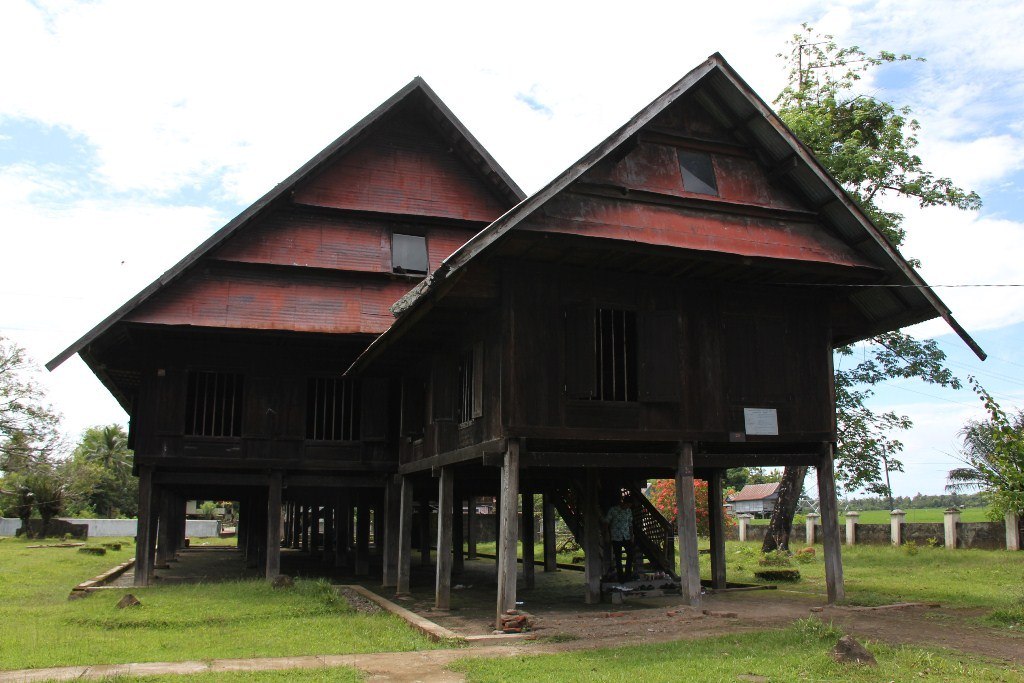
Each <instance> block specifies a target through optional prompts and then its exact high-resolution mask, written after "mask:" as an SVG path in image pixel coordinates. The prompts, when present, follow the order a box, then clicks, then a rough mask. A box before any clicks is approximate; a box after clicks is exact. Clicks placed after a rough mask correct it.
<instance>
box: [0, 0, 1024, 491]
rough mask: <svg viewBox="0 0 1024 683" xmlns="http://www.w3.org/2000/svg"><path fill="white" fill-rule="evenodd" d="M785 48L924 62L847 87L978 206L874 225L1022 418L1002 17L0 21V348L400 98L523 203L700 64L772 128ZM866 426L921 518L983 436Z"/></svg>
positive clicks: (955, 358)
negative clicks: (494, 169)
mask: <svg viewBox="0 0 1024 683" xmlns="http://www.w3.org/2000/svg"><path fill="white" fill-rule="evenodd" d="M802 22H807V23H809V24H811V25H813V26H814V27H816V28H817V29H819V30H821V31H823V32H827V33H831V34H833V35H835V37H836V40H837V42H839V44H841V45H851V44H856V45H859V46H861V47H862V48H863V49H865V50H866V51H867V52H869V53H872V52H877V51H878V50H891V51H894V52H909V53H912V54H914V55H915V56H922V57H925V58H926V59H927V61H925V62H905V63H901V64H896V65H892V66H889V67H886V68H884V69H883V70H880V71H879V72H877V75H876V76H874V77H872V78H870V79H866V80H865V81H864V82H862V83H861V84H860V86H859V87H860V89H861V90H862V91H863V92H864V94H867V95H872V96H874V97H879V98H882V99H885V100H887V101H889V102H892V103H894V104H898V105H907V106H910V107H912V109H913V111H914V117H915V118H916V119H917V120H918V121H919V122H920V124H921V129H920V131H919V132H918V138H919V142H920V144H919V147H918V152H919V153H920V156H921V157H922V159H923V160H924V163H925V167H926V168H928V169H929V170H931V171H932V172H934V173H935V174H936V175H938V176H948V177H951V178H952V179H953V180H954V181H956V183H957V184H959V185H961V186H963V187H966V188H970V189H974V190H976V191H978V192H979V193H980V194H981V196H982V199H983V201H984V207H983V208H982V209H981V210H980V211H978V212H970V213H964V212H960V211H956V210H951V209H945V208H928V209H921V208H919V207H917V206H916V205H914V204H912V203H907V202H903V203H900V202H894V203H893V206H895V207H898V208H899V209H900V210H902V211H903V212H904V213H905V215H906V223H905V227H906V228H907V232H908V237H907V241H906V244H905V247H904V249H903V252H904V254H906V255H907V256H910V257H914V258H917V259H920V260H921V262H922V264H923V266H922V268H921V273H922V275H923V276H924V277H925V279H926V280H928V281H929V282H931V283H933V284H935V285H942V286H940V287H937V288H936V291H937V293H938V294H939V296H940V297H942V298H943V300H944V301H945V302H946V303H947V304H948V305H949V307H950V308H951V309H952V310H953V312H954V315H955V316H956V317H957V319H958V320H959V321H960V323H961V324H963V326H964V327H965V328H967V330H968V331H969V332H970V333H971V334H972V335H973V336H974V338H975V339H976V340H977V341H978V342H979V343H980V344H981V346H982V347H983V348H984V349H985V350H986V351H987V352H988V353H989V359H988V360H987V361H985V362H984V363H982V362H980V361H979V360H978V359H977V358H976V357H974V355H973V354H972V353H971V352H970V351H969V350H968V349H967V348H966V347H965V345H964V344H963V343H962V342H961V341H960V340H959V339H958V338H957V337H956V336H955V335H954V334H952V333H951V331H950V330H949V329H948V327H946V326H945V324H944V323H941V322H934V321H933V322H929V323H924V324H922V325H918V326H916V327H914V328H911V329H910V330H909V331H910V332H911V333H913V334H915V335H917V336H921V337H928V338H934V339H935V340H936V341H937V343H938V344H939V346H940V348H942V349H943V350H944V351H946V352H947V353H948V354H949V359H950V366H951V368H952V369H953V370H954V371H955V372H956V374H957V375H958V376H960V377H961V378H966V377H967V375H969V374H970V375H974V376H976V377H977V378H978V379H979V380H980V381H981V382H982V384H984V385H985V387H986V388H987V389H988V390H989V391H991V392H992V393H993V394H994V395H995V396H996V397H997V398H998V399H999V400H1000V401H1001V402H1002V404H1003V406H1004V407H1007V408H1015V407H1024V354H1021V353H1020V352H1019V351H1018V349H1020V348H1021V346H1022V343H1024V287H1014V286H1007V285H1021V284H1024V276H1022V275H1021V265H1020V261H1021V255H1022V254H1024V196H1022V195H1024V119H1022V117H1021V113H1020V112H1022V111H1024V79H1021V78H1020V74H1021V73H1024V41H1021V40H1020V39H1019V32H1018V29H1019V27H1020V26H1024V3H1021V2H1019V0H1017V1H1015V2H1004V1H1001V0H990V1H985V2H944V1H936V0H931V1H929V2H923V1H914V0H910V1H904V2H889V1H885V0H876V1H865V2H860V1H853V0H851V1H848V2H831V3H830V2H821V1H819V0H815V1H804V0H791V1H788V2H785V3H764V2H756V3H755V2H737V1H730V0H720V1H719V2H715V3H701V4H699V6H698V3H690V2H686V3H683V2H670V3H659V2H645V1H643V0H635V1H634V2H631V3H627V4H625V5H624V4H622V3H602V2H587V3H573V2H561V3H553V2H544V3H540V2H531V1H527V2H517V3H512V4H509V5H498V4H496V3H481V2H443V1H441V0H437V1H435V2H432V3H423V2H415V3H414V2H389V3H358V4H357V3H340V2H333V1H323V2H316V1H301V0H296V1H294V2H288V3H282V2H277V3H275V2H261V1H258V0H238V1H235V0H219V1H218V2H209V1H208V0H198V1H192V0H175V1H174V2H163V1H158V0H145V1H142V0H92V1H82V2H71V1H64V0H54V1H50V0H4V1H3V2H2V3H0V63H2V64H4V65H5V68H4V69H2V70H0V264H2V265H0V335H2V336H5V337H8V338H10V339H12V340H14V341H15V342H17V343H19V344H20V345H22V346H24V347H25V348H26V349H27V350H28V352H29V353H30V355H31V356H32V357H33V358H34V359H35V360H36V361H37V362H38V363H39V364H40V365H42V364H43V363H45V362H46V361H48V360H49V359H51V358H52V357H54V356H55V355H57V354H58V353H59V352H60V351H61V350H63V349H64V348H66V347H67V346H69V345H70V344H71V343H72V342H74V341H75V340H76V339H77V338H78V337H80V336H81V335H82V334H84V333H85V332H87V331H88V330H89V329H91V328H92V327H93V326H94V325H95V324H97V323H98V322H99V321H100V320H102V319H103V318H104V317H106V316H107V315H108V314H109V313H111V312H112V311H114V310H115V309H116V308H117V307H118V306H120V305H121V304H122V303H123V302H124V301H126V300H127V299H129V298H130V297H131V296H132V295H134V294H135V293H136V292H137V291H139V290H140V289H142V288H143V287H145V286H146V285H147V284H149V283H150V282H151V281H153V280H154V279H156V278H157V277H158V276H159V275H160V274H161V273H162V272H163V271H165V270H166V269H167V268H169V267H170V266H172V265H173V264H174V263H176V262H177V261H178V260H179V259H180V258H181V257H183V256H184V255H185V254H186V253H188V252H189V251H190V250H192V249H193V248H194V247H195V246H196V245H198V244H199V243H200V242H201V241H202V240H203V239H205V238H206V237H207V236H208V235H210V234H211V233H212V232H214V231H215V230H217V229H218V228H220V227H221V226H222V225H224V224H225V223H226V222H228V221H229V220H230V219H231V218H232V217H234V216H235V215H236V214H238V213H239V212H240V211H241V210H242V209H244V208H245V207H246V206H248V205H249V204H250V203H252V202H253V201H254V200H255V199H257V198H258V197H260V196H261V195H262V194H264V193H265V192H266V191H267V190H269V189H270V188H272V187H273V186H274V185H275V184H276V183H278V182H280V181H281V180H283V179H284V178H286V177H287V176H288V175H289V174H290V173H291V172H292V171H294V170H295V169H296V168H298V167H299V166H300V165H302V164H303V163H304V162H305V161H306V160H308V159H309V158H310V157H312V156H313V155H314V154H316V153H317V152H318V151H319V150H320V149H322V148H323V147H325V146H326V145H327V144H328V143H329V142H331V141H332V140H334V139H335V138H336V137H337V136H338V135H340V134H341V133H343V132H344V131H345V130H347V129H348V128H349V127H350V126H351V125H352V124H354V123H355V122H357V121H358V120H359V119H360V118H362V117H363V116H364V115H365V114H367V113H368V112H369V111H371V110H372V109H373V108H374V107H376V106H377V105H378V104H380V103H381V102H382V101H384V100H385V99H387V98H388V97H389V96H390V95H391V94H393V93H394V92H395V91H396V90H398V89H399V88H401V87H402V86H403V85H405V84H406V83H408V82H409V80H411V79H412V78H413V77H414V76H416V75H419V76H422V77H424V78H425V79H426V80H427V82H428V83H429V84H430V85H431V86H432V87H433V88H434V90H435V91H436V92H437V93H438V95H439V96H440V97H441V98H442V99H443V100H444V101H445V103H446V104H447V105H448V106H449V107H450V108H451V109H452V110H453V111H454V113H455V114H456V116H458V117H459V118H460V119H461V120H462V122H463V123H464V124H465V125H466V126H467V127H468V128H469V130H471V131H472V132H473V134H474V135H475V136H476V137H477V138H478V139H479V140H480V141H481V143H482V144H483V145H484V146H485V147H486V148H487V149H488V150H489V151H490V152H491V154H492V155H493V156H494V157H495V158H496V159H497V161H498V162H499V163H500V164H501V165H502V166H503V167H504V168H505V170H506V171H507V172H508V173H509V174H510V175H511V176H512V177H513V178H514V179H515V180H516V181H517V182H518V183H519V185H520V186H521V187H522V188H523V189H524V190H525V191H526V192H527V193H531V192H533V191H535V190H537V189H539V188H540V187H542V186H543V185H544V184H545V183H547V182H548V181H549V180H551V179H552V178H553V177H554V176H555V175H557V174H558V173H560V172H561V171H562V170H563V169H564V168H566V167H567V166H568V165H569V164H571V163H572V162H574V161H575V160H577V159H578V158H579V157H581V156H582V155H583V154H584V153H586V152H587V151H588V150H589V149H590V148H591V147H593V146H594V145H596V144H597V143H598V142H600V141H601V140H603V139H604V138H605V137H606V136H607V135H609V134H610V133H611V132H612V131H613V130H614V129H615V128H617V127H618V126H619V125H621V124H622V123H623V122H625V121H626V120H627V119H628V118H629V117H630V116H632V115H633V114H634V113H635V112H636V111H638V110H639V109H640V108H641V107H643V106H645V105H646V104H647V103H648V102H650V101H651V100H652V99H654V97H656V96H657V95H658V94H660V93H661V92H662V91H663V90H664V89H665V88H667V87H668V86H669V85H671V84H672V83H673V82H675V81H676V80H678V79H679V78H680V77H681V76H682V75H683V74H685V73H686V72H687V71H689V70H690V69H692V68H693V67H695V66H696V65H698V64H699V63H700V62H702V61H703V60H704V59H705V58H706V57H707V56H708V55H710V54H712V53H714V52H721V53H722V54H723V55H724V56H725V57H726V59H728V60H729V62H730V63H731V64H732V65H733V67H735V68H736V69H737V70H738V71H739V73H740V74H741V75H742V76H743V77H744V79H745V80H746V81H747V82H748V83H749V84H750V85H751V86H752V87H753V88H754V90H755V91H757V92H758V93H759V94H760V95H761V96H762V98H763V99H765V100H766V101H768V102H771V101H772V100H773V99H774V97H775V94H776V93H778V92H779V90H780V89H781V88H782V87H783V86H784V85H785V70H784V68H783V65H782V62H781V60H780V59H778V58H777V56H776V55H777V54H778V53H779V52H781V51H782V50H783V49H784V48H785V41H786V40H787V38H789V37H790V36H792V35H793V34H794V33H795V32H796V31H798V30H799V28H800V25H801V23H802ZM980 285H985V286H980ZM996 285H998V286H996ZM844 362H852V361H851V360H846V361H844ZM37 379H38V381H39V382H40V384H41V385H42V386H43V387H44V388H45V390H46V391H47V396H48V399H49V400H50V401H51V402H52V403H53V405H54V407H55V408H56V409H57V410H58V411H60V412H61V413H62V414H63V416H64V423H63V425H64V429H65V431H66V432H67V433H68V435H69V438H72V439H73V438H74V437H75V436H76V435H78V434H79V433H80V432H81V431H82V430H83V429H84V428H86V427H87V426H90V425H95V424H109V423H114V422H117V423H122V424H126V421H127V416H126V415H125V413H124V412H123V411H122V410H121V409H120V408H119V407H118V405H117V404H116V403H115V402H114V400H113V399H112V398H111V397H110V395H109V394H108V393H107V392H106V390H105V389H104V388H103V387H102V385H101V384H100V383H99V381H98V380H97V379H96V378H95V377H94V376H93V375H92V374H91V372H90V371H89V370H88V369H87V368H86V367H85V365H84V363H82V361H81V360H80V359H78V358H77V356H76V357H75V358H73V359H71V360H69V361H68V362H66V363H65V364H64V365H62V366H61V367H60V368H58V369H57V370H56V371H55V372H53V373H46V372H45V371H42V372H40V373H39V375H38V376H37ZM872 405H873V406H874V407H876V408H879V409H885V410H894V411H896V412H897V413H901V414H906V415H909V416H910V417H911V418H912V419H913V420H914V425H915V426H914V428H913V429H911V430H910V431H909V432H906V433H905V434H903V435H902V436H901V437H900V438H901V441H902V442H903V443H904V444H905V450H904V453H903V454H902V460H903V462H904V464H905V470H906V471H905V472H903V473H895V474H893V476H892V485H893V489H894V491H895V493H896V494H898V495H913V494H914V493H917V492H921V493H938V492H941V491H942V489H943V486H944V484H945V475H946V472H947V471H948V470H949V469H951V468H952V467H955V466H957V464H958V461H957V460H956V458H955V455H956V452H957V446H958V443H959V441H958V437H957V432H958V431H959V430H960V428H961V427H962V426H963V424H964V422H965V421H966V420H969V419H980V418H983V417H984V416H985V415H984V413H983V412H982V410H981V407H980V403H979V401H978V400H977V398H976V397H975V396H974V395H973V394H972V393H971V392H970V391H969V390H962V391H953V390H949V389H941V388H938V387H933V386H928V385H924V384H922V383H921V382H919V381H909V380H908V381H902V382H898V383H892V385H891V386H888V387H885V388H882V389H880V390H879V391H878V392H877V394H876V395H875V397H874V398H873V399H872Z"/></svg>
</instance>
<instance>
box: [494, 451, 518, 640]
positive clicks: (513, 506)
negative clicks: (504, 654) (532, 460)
mask: <svg viewBox="0 0 1024 683" xmlns="http://www.w3.org/2000/svg"><path fill="white" fill-rule="evenodd" d="M500 500H501V514H500V515H499V517H500V521H499V524H500V527H499V533H498V542H497V543H496V544H495V548H496V549H497V552H498V609H497V614H496V615H495V628H501V615H502V614H504V612H505V610H510V609H514V608H515V606H516V543H517V541H518V539H517V536H518V535H519V533H518V532H519V529H518V527H519V524H518V519H517V517H518V516H519V515H518V512H519V441H518V440H517V439H509V440H508V450H506V451H505V462H504V463H503V464H502V466H501V495H500Z"/></svg>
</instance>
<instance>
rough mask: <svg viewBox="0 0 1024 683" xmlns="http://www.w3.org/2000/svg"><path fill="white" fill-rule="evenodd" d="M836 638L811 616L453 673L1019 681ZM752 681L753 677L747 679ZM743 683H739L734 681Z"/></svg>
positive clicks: (963, 662) (986, 667)
mask: <svg viewBox="0 0 1024 683" xmlns="http://www.w3.org/2000/svg"><path fill="white" fill-rule="evenodd" d="M839 635H840V634H839V633H838V632H836V631H834V630H833V629H832V628H831V627H829V626H826V625H824V624H822V623H821V622H820V621H818V620H816V619H806V620H803V621H801V622H797V624H795V625H794V626H792V627H790V628H788V629H784V630H778V631H765V632H759V633H749V634H743V635H731V636H722V637H718V638H709V639H705V640H697V641H679V642H674V643H658V644H653V645H645V646H642V647H639V646H638V647H623V648H615V649H604V650H588V651H573V652H567V653H565V654H557V655H539V656H533V657H529V656H524V657H515V658H501V659H469V658H467V659H461V660H459V661H457V662H455V663H454V664H453V665H452V667H451V668H453V669H455V670H457V671H462V672H465V673H466V675H467V678H468V679H469V680H470V681H474V682H476V681H480V682H484V681H587V682H590V681H628V680H633V681H644V683H656V682H658V681H701V682H703V681H735V680H738V679H739V677H740V676H751V675H753V676H761V677H764V678H765V679H768V680H771V681H794V680H810V681H910V680H915V681H916V680H922V679H923V680H943V681H954V680H961V679H967V678H969V679H970V680H971V681H972V683H975V682H980V681H1024V675H1022V674H1021V672H1020V671H1019V670H1015V669H1008V668H1003V667H1002V666H999V665H993V664H989V663H986V662H983V661H981V660H978V659H974V658H970V657H966V656H962V655H956V654H950V653H948V652H938V651H933V650H926V649H921V648H909V647H901V648H893V647H888V646H884V645H878V644H871V646H870V649H871V650H872V653H873V654H874V655H875V657H876V658H877V659H878V667H877V668H867V667H862V666H847V665H842V664H837V663H836V662H834V661H833V660H832V659H831V657H829V655H828V652H829V650H830V648H831V647H832V646H833V645H834V644H835V642H836V639H837V638H838V636H839ZM753 676H751V677H753ZM739 680H742V679H739Z"/></svg>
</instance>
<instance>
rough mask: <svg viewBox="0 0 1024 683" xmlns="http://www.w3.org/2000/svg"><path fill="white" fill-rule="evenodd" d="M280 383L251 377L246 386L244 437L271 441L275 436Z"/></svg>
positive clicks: (270, 378)
mask: <svg viewBox="0 0 1024 683" xmlns="http://www.w3.org/2000/svg"><path fill="white" fill-rule="evenodd" d="M277 404H278V383H277V380H276V379H274V378H272V377H250V378H249V381H248V382H246V384H245V412H243V413H242V436H244V437H245V438H247V439H269V438H270V437H272V436H275V435H276V434H275V432H276V428H277V423H278V414H277V410H276V407H277Z"/></svg>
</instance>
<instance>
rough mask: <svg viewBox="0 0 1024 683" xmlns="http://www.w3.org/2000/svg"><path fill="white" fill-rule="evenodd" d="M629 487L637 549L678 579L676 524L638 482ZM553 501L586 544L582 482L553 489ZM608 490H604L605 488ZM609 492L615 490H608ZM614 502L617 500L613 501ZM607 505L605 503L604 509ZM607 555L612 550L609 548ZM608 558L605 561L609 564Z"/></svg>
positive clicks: (578, 538) (607, 555)
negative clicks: (644, 492) (676, 567)
mask: <svg viewBox="0 0 1024 683" xmlns="http://www.w3.org/2000/svg"><path fill="white" fill-rule="evenodd" d="M625 488H626V489H627V490H628V491H629V495H630V500H632V501H633V506H632V507H633V533H634V536H635V540H636V548H637V550H638V551H639V552H640V553H642V554H643V556H644V557H645V558H647V561H648V562H649V563H650V564H651V566H652V567H653V568H655V569H656V570H657V571H663V572H665V573H667V574H669V575H670V576H671V577H672V578H673V579H676V580H678V579H679V576H678V574H677V573H676V571H675V535H676V529H675V525H674V524H672V523H671V522H669V521H668V520H667V519H665V517H664V515H662V514H661V513H660V512H659V511H658V509H657V508H656V507H654V505H653V504H652V503H651V501H650V500H648V498H647V496H645V495H644V494H643V491H642V490H641V489H640V487H639V486H637V485H636V484H635V483H631V484H629V485H627V486H626V487H625ZM550 493H551V502H552V504H553V505H554V507H555V509H556V510H557V511H558V514H559V515H561V517H562V520H563V521H565V525H566V526H567V527H568V528H569V531H571V532H572V535H573V537H574V538H575V539H576V542H577V543H579V544H580V545H581V546H582V545H583V514H582V500H583V486H582V484H581V483H580V482H577V481H570V482H569V486H568V487H566V488H560V489H556V490H553V491H551V492H550ZM602 493H604V492H602ZM607 493H608V494H611V493H613V492H612V491H608V492H607ZM614 493H615V495H614V496H611V495H601V493H599V496H600V497H601V498H602V499H604V498H609V499H611V498H614V499H617V498H618V495H617V491H616V492H614ZM609 503H610V504H614V502H613V501H609ZM605 509H607V506H605V505H602V510H605ZM604 555H605V556H606V557H610V554H609V553H607V552H605V553H604ZM608 564H609V563H608V562H605V565H608Z"/></svg>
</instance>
